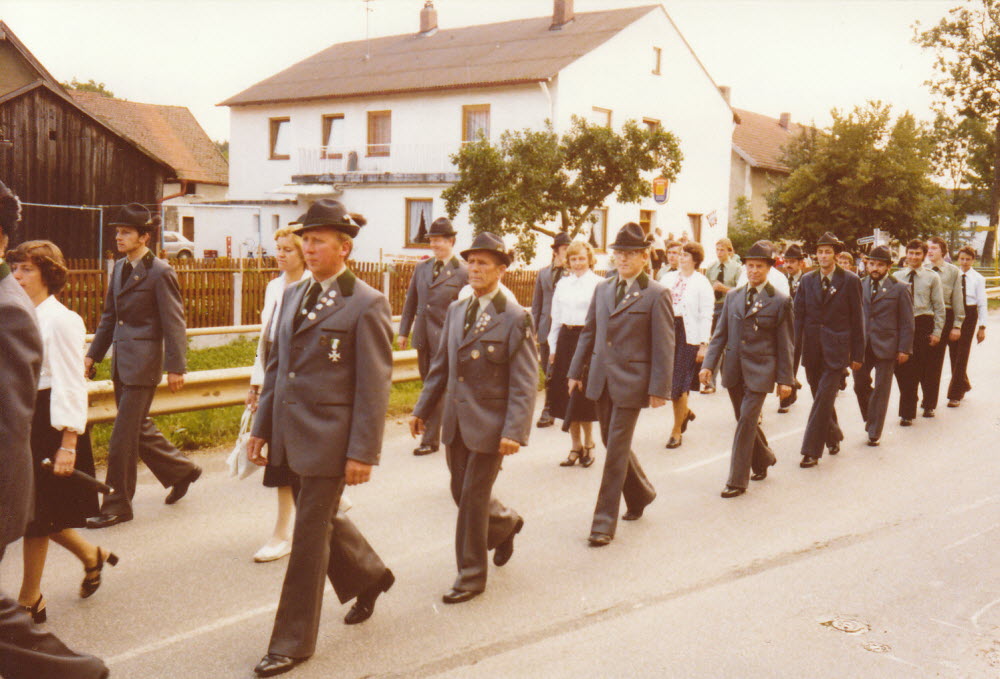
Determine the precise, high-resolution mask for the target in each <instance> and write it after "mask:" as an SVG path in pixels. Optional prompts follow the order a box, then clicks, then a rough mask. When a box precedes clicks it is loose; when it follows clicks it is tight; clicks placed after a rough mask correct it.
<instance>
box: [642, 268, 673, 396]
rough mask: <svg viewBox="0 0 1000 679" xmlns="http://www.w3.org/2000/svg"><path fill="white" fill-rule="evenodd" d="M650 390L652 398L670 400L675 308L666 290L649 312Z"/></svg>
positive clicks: (654, 302)
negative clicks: (657, 397)
mask: <svg viewBox="0 0 1000 679" xmlns="http://www.w3.org/2000/svg"><path fill="white" fill-rule="evenodd" d="M649 332H650V335H651V336H650V338H649V347H650V356H649V361H650V362H649V388H648V389H647V391H646V393H648V394H649V395H650V396H659V397H660V398H666V399H668V398H670V386H671V383H672V382H673V379H674V342H675V341H676V338H675V337H674V308H673V304H672V303H671V302H670V291H669V290H667V289H666V288H664V289H663V290H661V291H660V294H659V295H657V297H656V299H654V300H653V305H652V307H651V308H650V310H649Z"/></svg>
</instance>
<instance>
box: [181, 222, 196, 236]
mask: <svg viewBox="0 0 1000 679" xmlns="http://www.w3.org/2000/svg"><path fill="white" fill-rule="evenodd" d="M181 233H182V234H184V237H185V238H187V239H188V240H190V241H193V240H194V217H181Z"/></svg>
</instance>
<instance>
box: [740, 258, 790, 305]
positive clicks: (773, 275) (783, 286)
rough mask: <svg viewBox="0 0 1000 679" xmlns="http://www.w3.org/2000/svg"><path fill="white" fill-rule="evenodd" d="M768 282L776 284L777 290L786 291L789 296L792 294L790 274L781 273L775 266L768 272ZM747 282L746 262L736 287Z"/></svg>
mask: <svg viewBox="0 0 1000 679" xmlns="http://www.w3.org/2000/svg"><path fill="white" fill-rule="evenodd" d="M767 282H768V283H770V284H771V285H773V286H774V289H775V290H778V291H780V292H783V293H785V294H786V295H788V296H789V297H791V296H792V293H791V290H789V288H788V276H786V275H785V274H783V273H781V272H780V271H778V270H777V269H775V268H774V267H773V266H772V267H771V270H770V271H768V272H767ZM746 284H747V267H746V264H744V265H743V269H742V270H741V271H740V279H739V280H738V281H736V287H737V288H738V287H741V286H743V285H746Z"/></svg>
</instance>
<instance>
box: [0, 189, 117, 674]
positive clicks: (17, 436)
mask: <svg viewBox="0 0 1000 679" xmlns="http://www.w3.org/2000/svg"><path fill="white" fill-rule="evenodd" d="M20 207H21V206H20V203H19V202H18V200H17V197H16V196H15V195H14V193H13V192H12V191H11V190H10V189H8V188H7V187H6V186H5V185H4V184H3V182H0V357H3V359H2V361H0V377H2V379H3V389H0V414H2V417H0V561H2V560H3V553H4V551H5V550H6V548H7V545H9V544H10V543H12V542H14V541H16V540H18V539H19V538H20V537H21V536H22V535H23V534H24V529H25V526H26V525H27V523H28V518H29V516H30V515H31V511H32V508H33V506H34V492H33V483H34V479H33V473H32V462H31V421H32V417H33V416H34V412H35V399H36V397H37V395H38V392H37V389H38V376H39V373H40V371H41V368H42V337H41V334H40V333H39V331H38V326H37V324H36V320H35V308H34V305H33V304H32V303H31V300H30V299H28V296H27V295H26V294H25V293H24V290H22V289H21V286H20V285H18V283H17V281H15V280H14V277H13V276H12V275H11V272H10V267H9V266H8V265H7V263H6V262H4V261H3V253H4V252H6V251H7V246H8V245H9V244H16V241H17V240H19V239H18V238H17V236H18V234H17V233H16V230H17V228H18V222H19V221H20V218H21V217H20ZM107 676H108V669H107V668H106V667H105V666H104V663H103V662H101V660H100V659H99V658H95V657H93V656H90V655H81V654H78V653H74V652H73V651H71V650H70V649H69V648H67V647H66V645H65V644H63V643H62V642H61V641H59V639H58V638H56V636H55V635H53V634H50V633H48V632H43V631H42V630H41V629H40V628H39V627H37V626H36V625H35V624H34V623H33V622H32V621H31V616H30V615H28V613H26V612H25V611H24V609H23V608H22V607H21V606H20V605H19V604H18V603H17V601H15V600H14V599H12V598H10V597H9V596H7V595H6V594H3V593H0V677H5V678H6V679H101V678H102V677H107Z"/></svg>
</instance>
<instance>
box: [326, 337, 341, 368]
mask: <svg viewBox="0 0 1000 679" xmlns="http://www.w3.org/2000/svg"><path fill="white" fill-rule="evenodd" d="M339 349H340V338H339V337H334V338H333V339H331V340H330V353H329V354H327V358H329V359H330V362H331V363H340V351H339Z"/></svg>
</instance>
